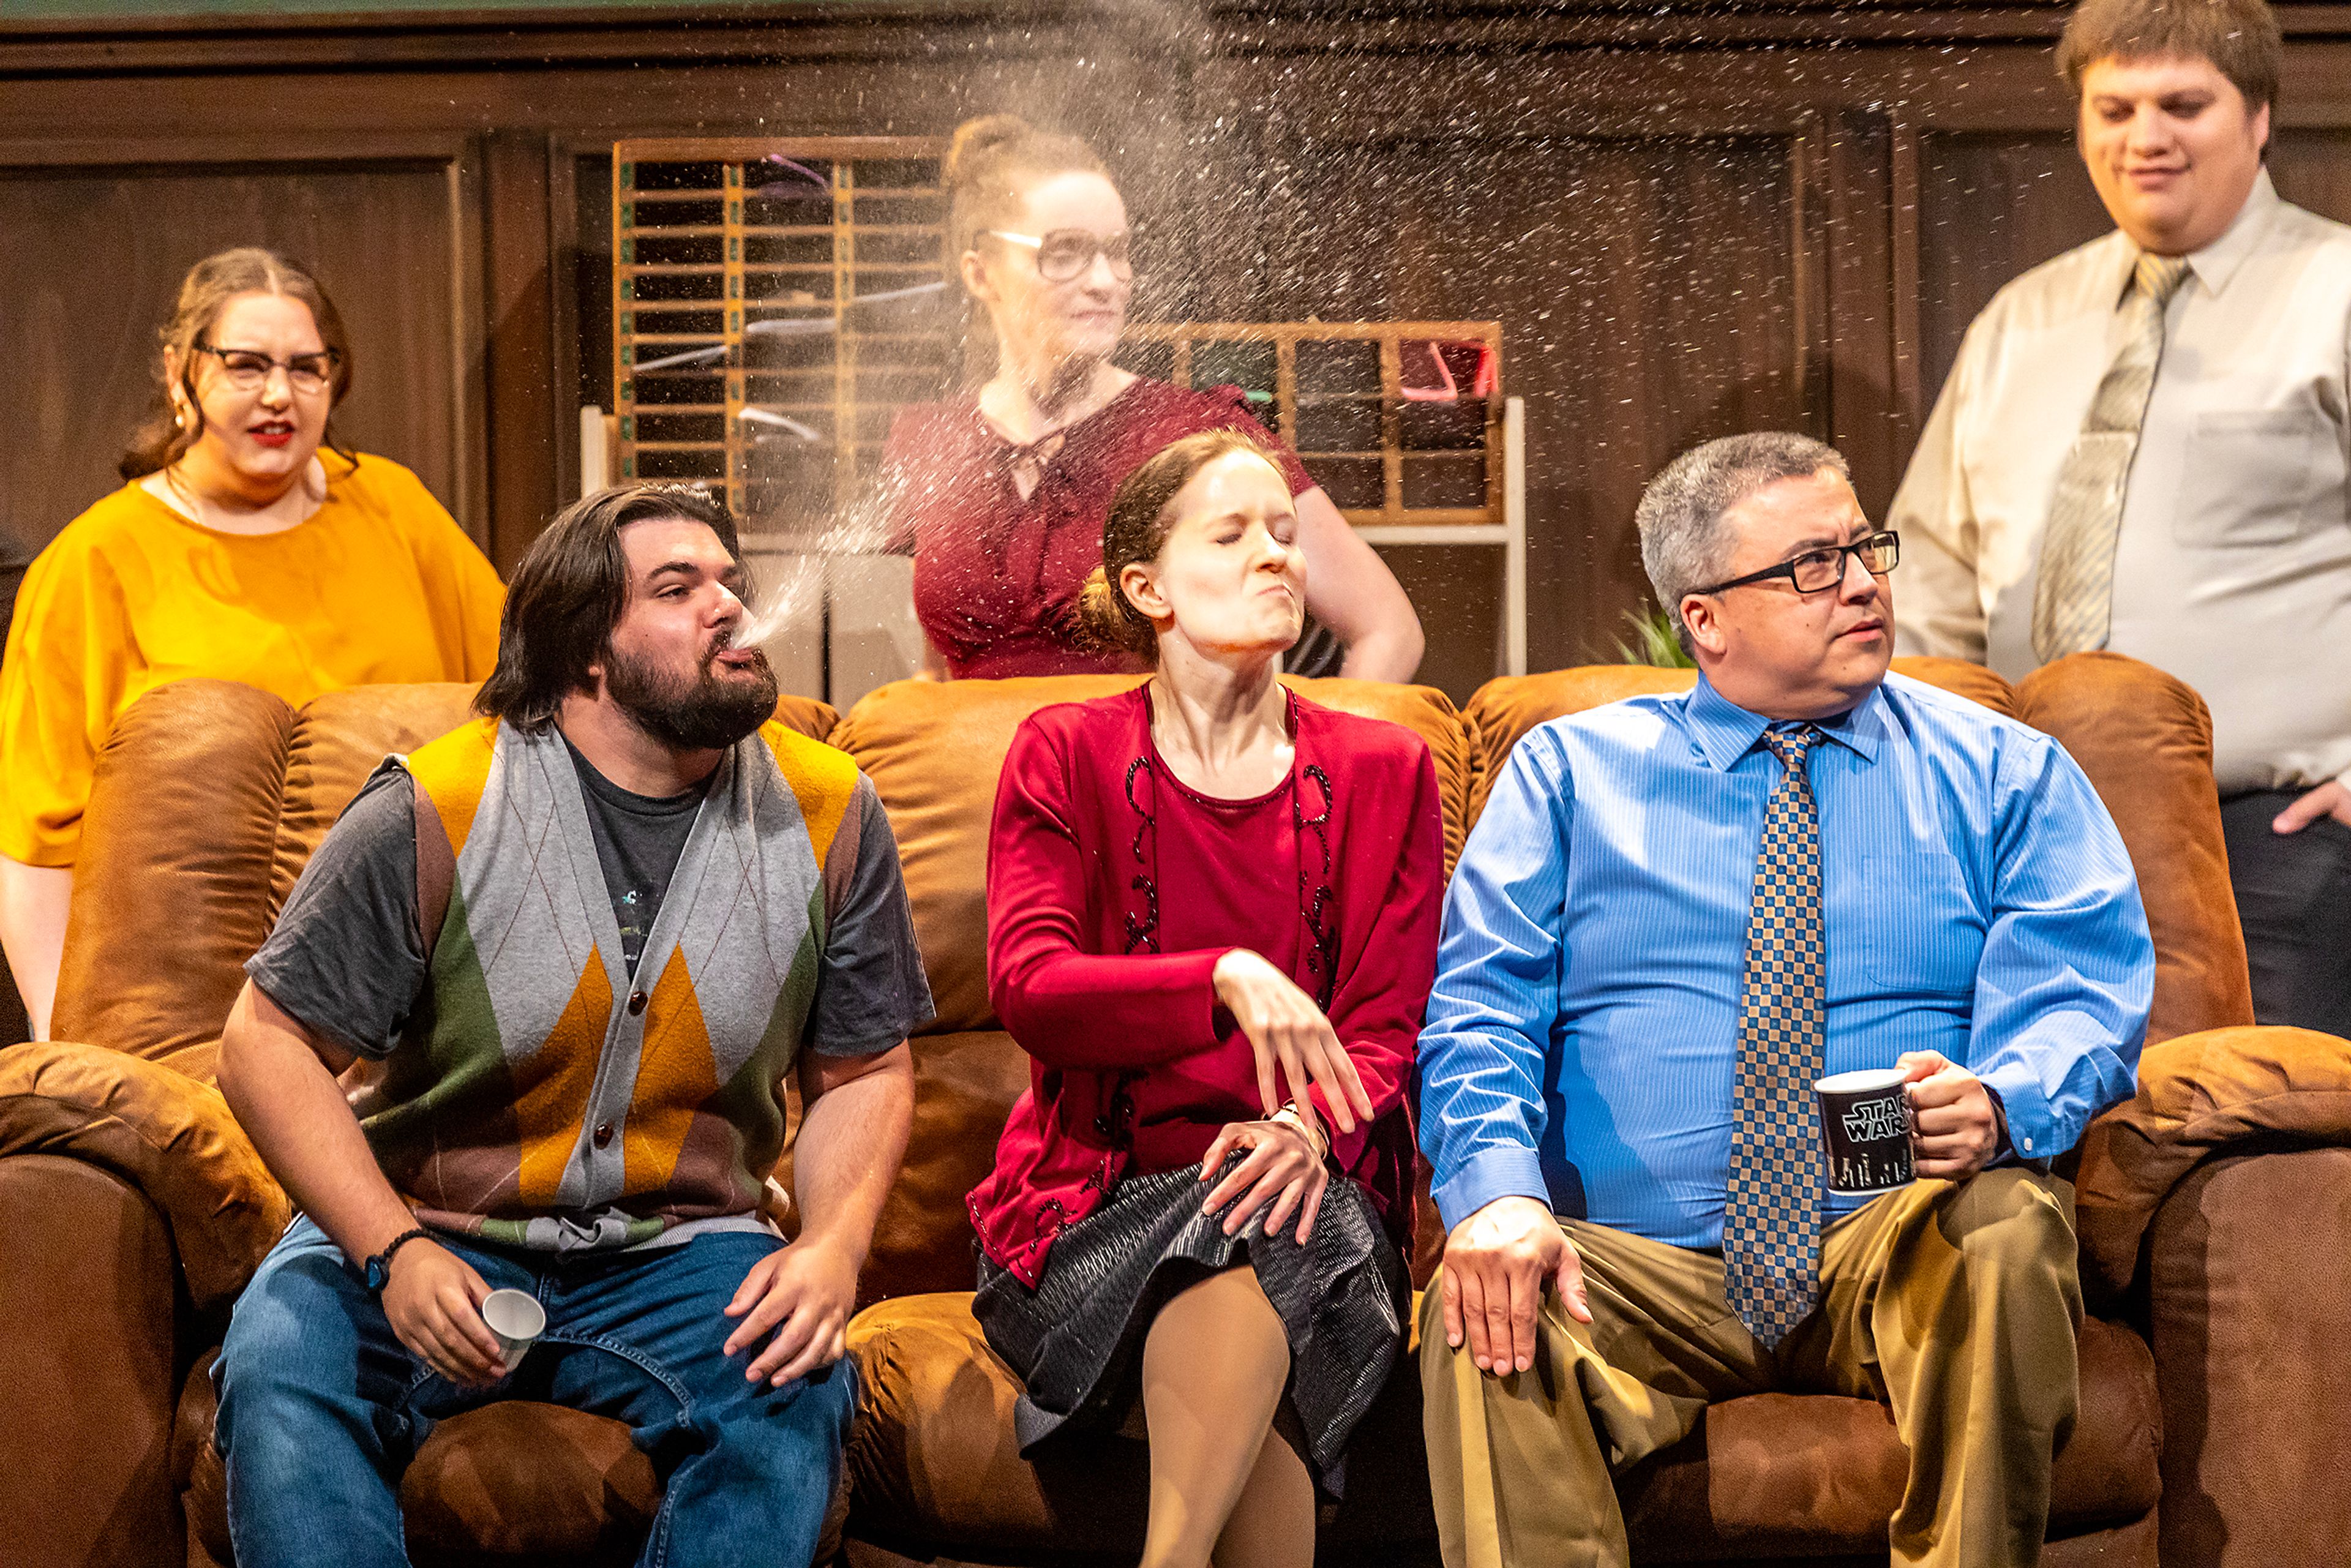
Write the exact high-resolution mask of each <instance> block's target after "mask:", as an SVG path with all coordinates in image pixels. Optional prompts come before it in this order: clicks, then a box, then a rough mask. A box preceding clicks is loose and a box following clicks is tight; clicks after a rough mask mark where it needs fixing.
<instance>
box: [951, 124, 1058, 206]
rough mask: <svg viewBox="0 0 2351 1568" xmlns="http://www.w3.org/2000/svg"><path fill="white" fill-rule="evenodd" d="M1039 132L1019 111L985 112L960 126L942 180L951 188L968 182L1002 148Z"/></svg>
mask: <svg viewBox="0 0 2351 1568" xmlns="http://www.w3.org/2000/svg"><path fill="white" fill-rule="evenodd" d="M1034 134H1036V132H1035V131H1034V130H1033V129H1032V128H1031V127H1030V125H1029V122H1028V121H1027V120H1023V119H1021V118H1020V117H1019V115H1017V114H983V115H980V116H979V117H978V118H977V119H975V120H965V121H964V122H963V123H962V124H961V125H958V126H956V131H955V139H954V140H953V141H949V142H948V143H947V155H946V160H945V161H944V162H941V164H940V165H939V179H940V180H941V182H942V183H945V184H946V185H947V186H949V187H950V188H952V187H954V186H956V185H962V184H967V183H970V181H971V179H972V176H973V175H974V174H976V173H977V172H978V170H979V166H980V165H981V164H982V163H983V162H987V158H988V156H989V155H990V154H992V153H994V152H996V151H997V150H998V148H1002V147H1008V146H1010V145H1011V144H1013V143H1014V142H1017V141H1022V140H1023V139H1025V138H1027V137H1029V136H1032V135H1034Z"/></svg>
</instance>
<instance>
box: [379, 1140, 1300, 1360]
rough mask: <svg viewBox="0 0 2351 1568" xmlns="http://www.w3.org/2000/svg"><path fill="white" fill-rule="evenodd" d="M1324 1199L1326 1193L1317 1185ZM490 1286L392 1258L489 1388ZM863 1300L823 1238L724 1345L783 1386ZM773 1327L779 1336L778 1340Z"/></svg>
mask: <svg viewBox="0 0 2351 1568" xmlns="http://www.w3.org/2000/svg"><path fill="white" fill-rule="evenodd" d="M1315 1196H1316V1197H1317V1198H1318V1200H1319V1198H1320V1196H1321V1189H1320V1187H1319V1186H1318V1187H1317V1189H1316V1194H1315ZM489 1293H490V1287H489V1285H488V1283H487V1282H486V1281H484V1280H483V1278H482V1277H481V1275H480V1274H478V1273H476V1272H475V1270H474V1268H473V1265H471V1264H469V1263H467V1262H466V1261H465V1260H464V1259H463V1258H460V1257H459V1256H457V1254H455V1252H452V1251H450V1250H449V1249H447V1248H445V1247H443V1246H442V1245H440V1243H438V1242H436V1241H434V1240H433V1239H430V1238H420V1239H418V1240H416V1241H414V1242H413V1243H411V1244H410V1245H408V1246H406V1247H403V1248H402V1249H400V1251H399V1252H398V1253H397V1254H395V1255H394V1256H393V1258H392V1277H391V1278H390V1279H389V1280H388V1281H386V1282H385V1284H384V1288H383V1313H384V1316H385V1318H387V1319H388V1320H390V1322H391V1323H392V1333H394V1334H395V1335H397V1336H398V1337H399V1340H400V1343H402V1344H403V1345H406V1346H407V1347H408V1349H409V1351H410V1353H411V1354H413V1355H414V1356H415V1357H416V1358H417V1359H418V1360H419V1361H422V1362H423V1363H424V1364H425V1365H427V1366H429V1367H431V1368H432V1369H433V1370H434V1372H436V1373H438V1374H439V1375H441V1376H443V1377H444V1378H446V1379H448V1381H450V1382H451V1383H454V1384H456V1385H459V1386H460V1387H465V1388H486V1387H488V1386H489V1385H491V1384H493V1383H496V1381H497V1380H498V1379H499V1378H501V1377H503V1376H505V1375H507V1372H508V1371H509V1370H511V1369H510V1368H508V1367H507V1366H506V1365H505V1364H504V1363H503V1362H502V1361H501V1360H500V1352H499V1346H498V1338H497V1335H496V1334H494V1333H491V1332H490V1325H489V1324H488V1323H486V1322H483V1321H482V1301H483V1300H484V1299H485V1298H486V1297H487V1296H488V1295H489ZM856 1300H857V1264H856V1261H855V1260H853V1259H852V1258H850V1257H849V1256H848V1255H847V1254H845V1253H844V1252H842V1251H841V1249H840V1248H838V1247H835V1246H832V1245H831V1244H829V1243H827V1242H826V1241H824V1240H822V1239H818V1238H813V1237H804V1238H802V1239H800V1240H799V1241H797V1242H794V1243H793V1244H792V1245H790V1246H789V1247H785V1248H781V1249H778V1250H776V1251H774V1252H770V1253H769V1254H768V1256H766V1257H765V1258H762V1259H761V1260H759V1261H758V1262H757V1263H755V1264H753V1265H752V1266H751V1271H750V1272H749V1273H748V1274H747V1275H745V1276H744V1279H743V1283H742V1286H741V1288H740V1289H738V1290H737V1291H736V1292H735V1299H734V1300H733V1301H729V1302H728V1303H727V1304H726V1309H725V1310H726V1316H728V1317H730V1318H741V1319H742V1320H743V1321H742V1322H738V1323H737V1324H736V1325H735V1332H734V1333H730V1334H728V1335H727V1336H726V1345H725V1346H724V1349H725V1353H726V1354H728V1355H736V1354H741V1353H742V1352H744V1351H746V1350H748V1349H749V1348H750V1347H751V1346H753V1345H755V1344H757V1343H759V1341H760V1340H762V1339H767V1341H768V1344H767V1348H766V1349H765V1350H763V1351H761V1352H760V1353H759V1354H758V1357H757V1358H756V1359H754V1360H753V1361H752V1363H751V1364H750V1365H749V1366H748V1367H747V1368H746V1369H745V1371H744V1374H743V1375H744V1377H745V1378H746V1379H747V1381H750V1382H753V1383H757V1382H758V1380H759V1379H761V1378H763V1377H764V1378H767V1379H768V1380H769V1381H770V1382H772V1383H773V1384H774V1385H776V1386H777V1387H778V1388H781V1387H782V1386H783V1385H785V1384H787V1383H789V1382H791V1381H792V1379H794V1378H796V1377H805V1376H807V1375H809V1374H810V1373H811V1372H814V1371H816V1370H818V1369H819V1368H820V1367H823V1366H827V1365H830V1364H831V1363H833V1362H836V1361H839V1360H840V1359H841V1357H842V1356H843V1355H845V1354H848V1348H849V1347H848V1342H847V1339H846V1334H847V1331H848V1327H849V1315H850V1310H851V1308H852V1307H853V1306H854V1305H855V1304H856ZM770 1333H772V1334H773V1337H772V1338H769V1337H768V1336H769V1334H770Z"/></svg>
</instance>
